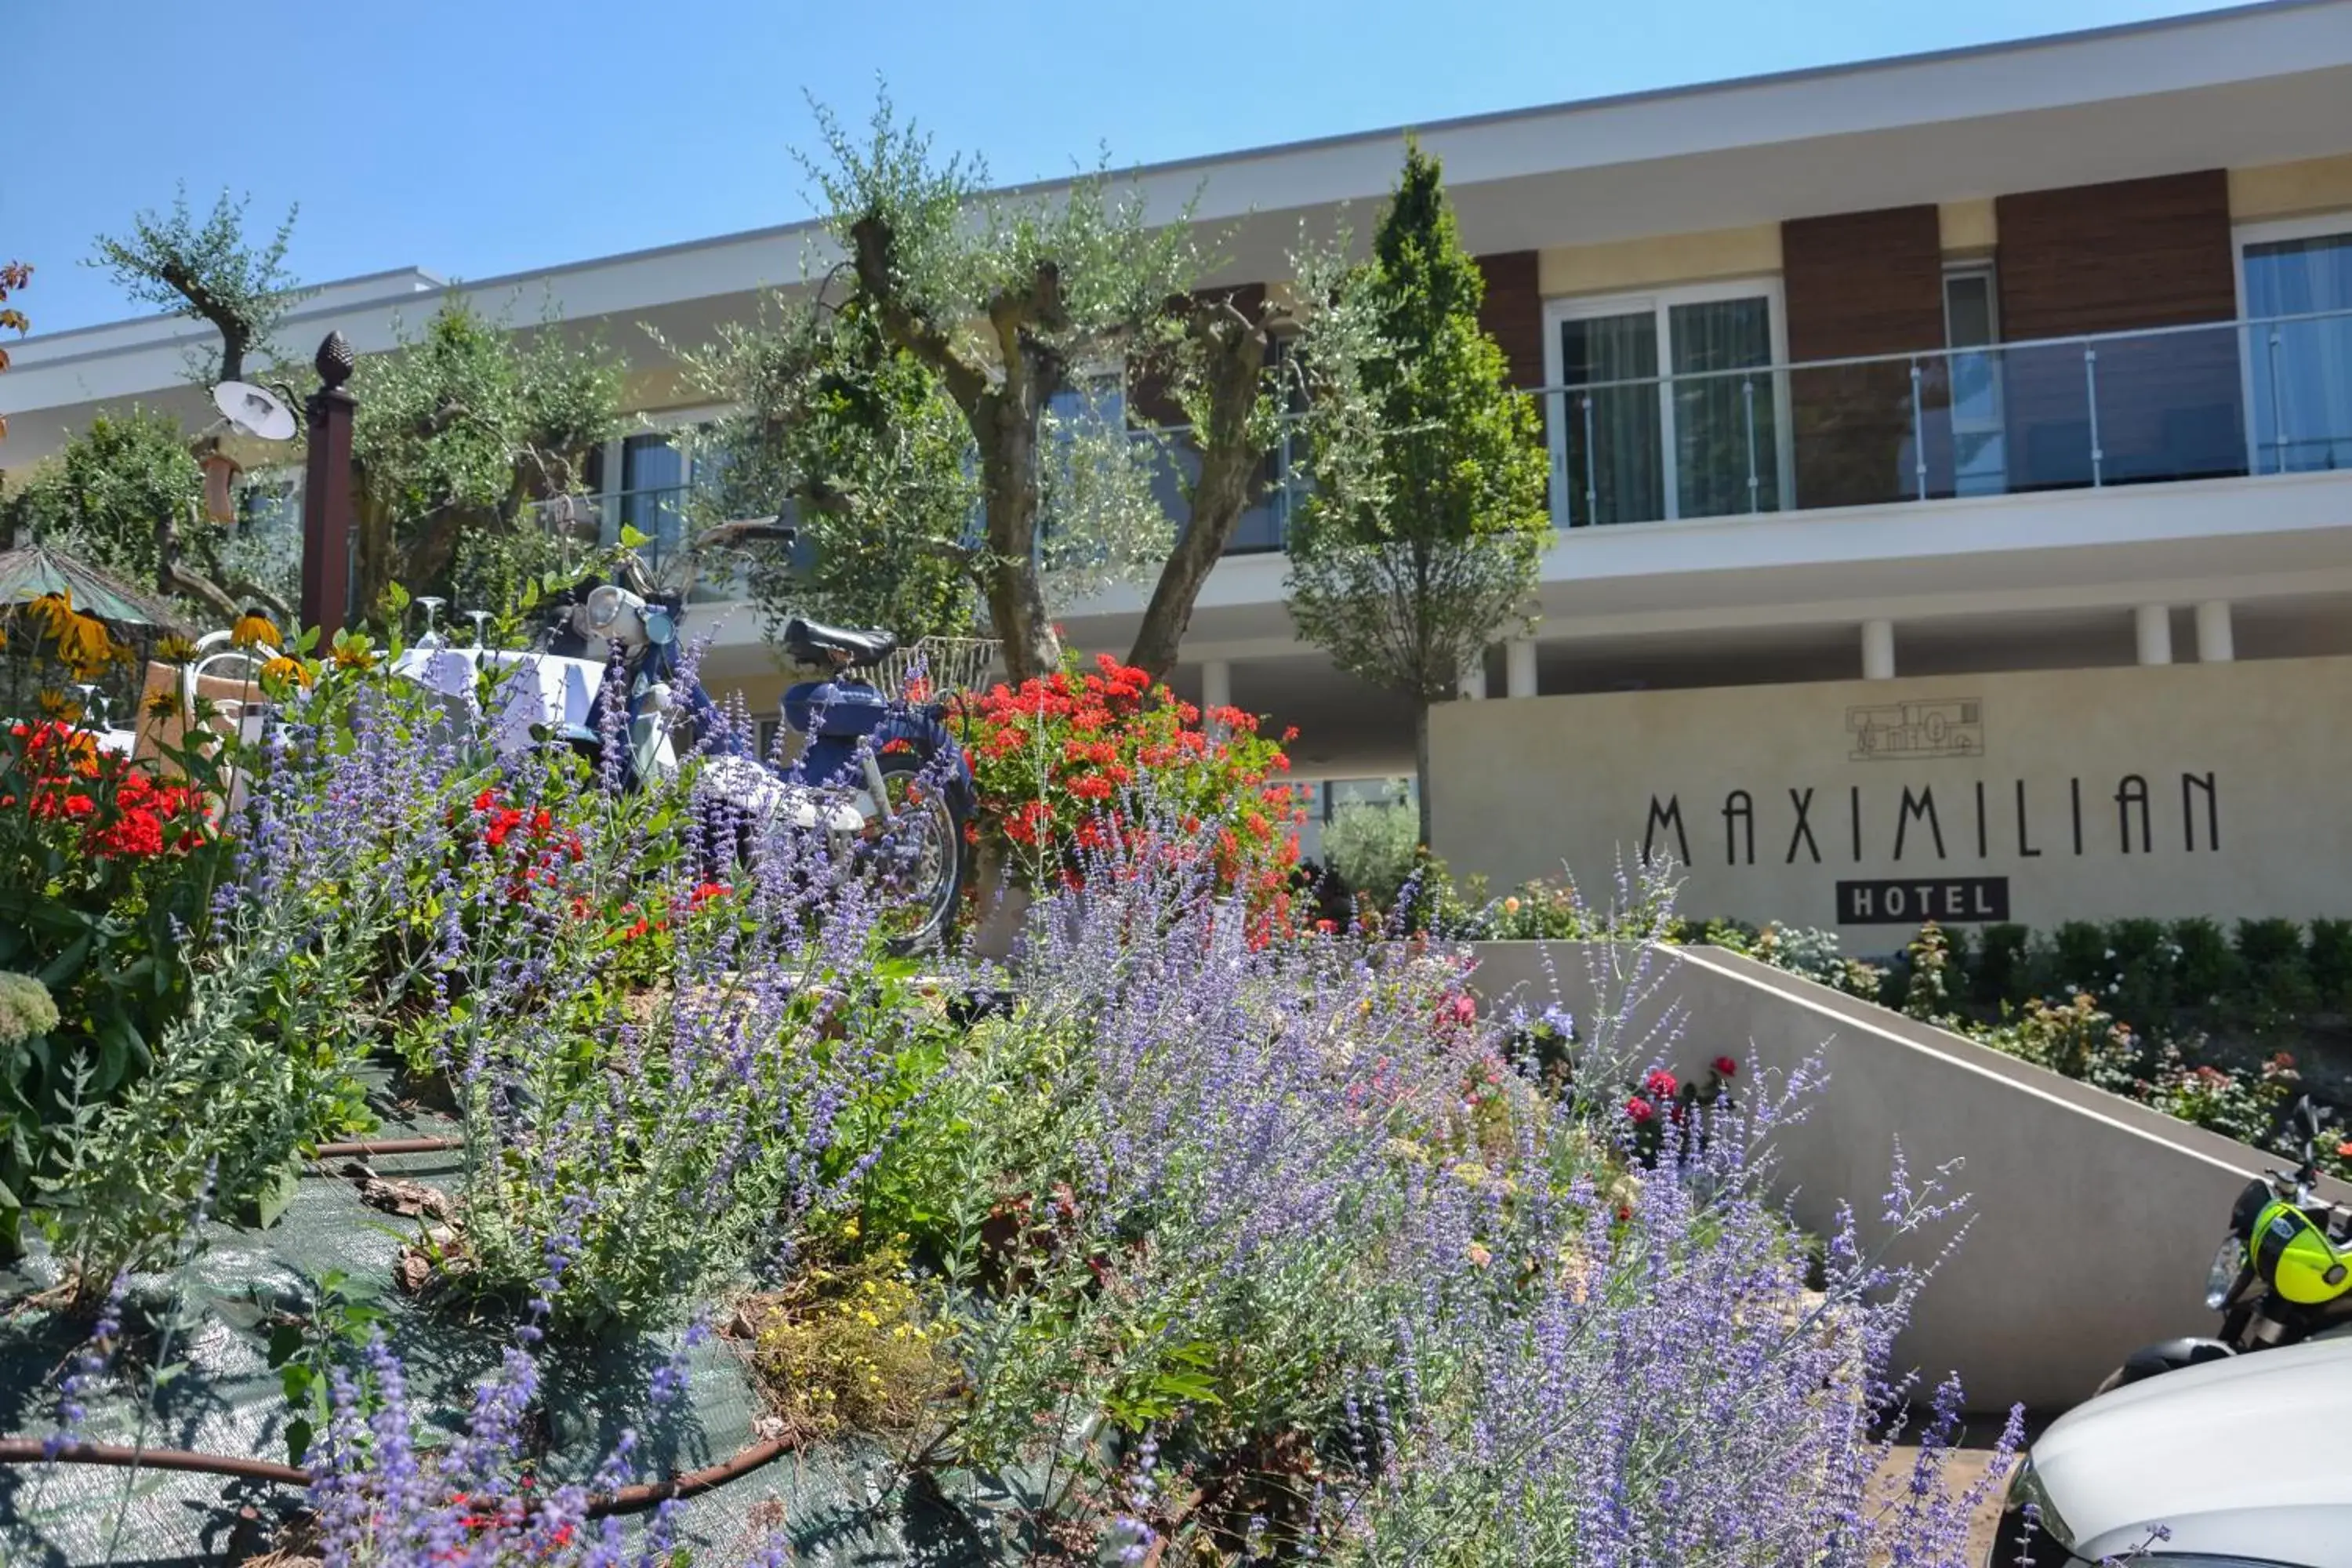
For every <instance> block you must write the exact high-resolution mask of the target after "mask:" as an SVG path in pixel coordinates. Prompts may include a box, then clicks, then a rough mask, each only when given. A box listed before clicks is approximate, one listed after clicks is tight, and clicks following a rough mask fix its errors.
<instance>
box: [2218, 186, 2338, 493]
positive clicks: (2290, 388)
mask: <svg viewBox="0 0 2352 1568" xmlns="http://www.w3.org/2000/svg"><path fill="white" fill-rule="evenodd" d="M2242 267H2243V268H2244V277H2245V290H2246V316H2247V318H2248V320H2249V321H2251V322H2252V326H2250V327H2249V328H2248V329H2247V333H2246V347H2247V351H2248V352H2247V355H2246V358H2247V370H2248V377H2247V379H2248V381H2249V382H2250V383H2251V390H2252V393H2253V397H2252V404H2251V406H2252V414H2253V419H2252V431H2251V432H2250V434H2251V435H2252V437H2253V441H2254V463H2253V467H2254V471H2255V472H2256V473H2265V474H2266V473H2291V472H2295V471H2298V470H2310V469H2315V468H2352V226H2347V227H2343V228H2336V229H2335V231H2334V232H2316V233H2311V234H2302V235H2295V236H2293V237H2284V238H2279V239H2267V240H2265V239H2251V240H2249V241H2248V242H2247V243H2246V245H2245V247H2244V249H2243V259H2242Z"/></svg>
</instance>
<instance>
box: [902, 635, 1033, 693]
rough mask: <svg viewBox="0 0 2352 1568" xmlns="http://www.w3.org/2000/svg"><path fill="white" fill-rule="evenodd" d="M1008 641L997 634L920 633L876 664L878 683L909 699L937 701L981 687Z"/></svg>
mask: <svg viewBox="0 0 2352 1568" xmlns="http://www.w3.org/2000/svg"><path fill="white" fill-rule="evenodd" d="M1003 647H1004V645H1003V643H1001V642H999V641H997V639H996V638H994V637H918V638H916V639H915V640H914V641H913V642H911V643H909V644H908V645H907V646H906V647H902V648H899V649H898V650H897V651H895V652H893V653H892V654H890V655H889V657H887V658H885V659H883V660H882V662H881V663H880V664H879V665H877V666H876V667H875V670H874V678H875V679H874V683H875V685H876V686H877V687H879V688H881V689H882V690H884V691H886V692H887V693H889V694H890V695H891V696H893V697H903V698H905V699H906V700H908V701H909V702H937V701H940V700H944V699H946V698H949V697H958V696H961V695H963V694H965V693H967V692H973V691H978V690H980V689H982V687H984V686H986V685H987V684H988V683H989V680H990V679H991V678H992V677H993V676H994V674H995V672H996V658H997V655H998V654H999V653H1000V652H1002V651H1003Z"/></svg>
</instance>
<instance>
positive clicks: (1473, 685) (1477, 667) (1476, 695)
mask: <svg viewBox="0 0 2352 1568" xmlns="http://www.w3.org/2000/svg"><path fill="white" fill-rule="evenodd" d="M1461 691H1462V700H1464V701H1465V702H1484V701H1485V700H1486V649H1485V648H1483V647H1482V648H1480V649H1479V650H1478V651H1477V652H1476V653H1475V654H1474V655H1472V656H1471V659H1470V662H1469V663H1468V664H1465V665H1464V666H1463V667H1462V681H1461Z"/></svg>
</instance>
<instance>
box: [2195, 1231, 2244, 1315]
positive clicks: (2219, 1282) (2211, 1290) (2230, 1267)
mask: <svg viewBox="0 0 2352 1568" xmlns="http://www.w3.org/2000/svg"><path fill="white" fill-rule="evenodd" d="M2245 1256H2246V1249H2245V1247H2244V1246H2243V1245H2242V1243H2240V1241H2239V1240H2238V1238H2237V1237H2234V1236H2232V1237H2228V1238H2227V1239H2225V1240H2224V1241H2223V1242H2222V1243H2221V1251H2219V1252H2217V1253H2215V1254H2214V1255H2213V1267H2212V1268H2210V1269H2208V1270H2207V1271H2206V1275H2205V1310H2207V1311H2209V1312H2218V1311H2220V1310H2221V1309H2222V1308H2224V1307H2226V1306H2228V1305H2229V1304H2230V1298H2231V1295H2232V1294H2234V1293H2235V1292H2236V1290H2237V1289H2238V1275H2239V1273H2240V1271H2241V1270H2242V1269H2243V1268H2244V1267H2245Z"/></svg>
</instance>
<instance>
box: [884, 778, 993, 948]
mask: <svg viewBox="0 0 2352 1568" xmlns="http://www.w3.org/2000/svg"><path fill="white" fill-rule="evenodd" d="M876 761H877V764H878V766H879V767H880V769H881V772H882V786H883V788H884V789H885V790H887V792H888V794H889V796H890V807H891V810H892V811H893V812H895V813H896V814H897V816H898V820H897V821H896V822H895V823H893V824H889V825H887V826H886V825H885V824H882V823H880V822H877V823H875V824H874V825H873V826H872V827H870V828H869V829H868V830H867V835H866V850H867V853H868V854H869V855H871V856H872V857H873V858H874V859H875V861H876V862H877V866H878V868H879V870H880V873H881V875H882V877H883V878H884V879H885V882H886V884H888V885H889V889H888V890H889V892H890V894H891V899H890V903H889V906H888V907H889V913H888V915H887V917H886V919H887V921H888V923H889V928H890V933H889V938H888V942H889V951H890V953H891V956H893V957H894V958H903V957H905V956H907V955H908V954H909V953H915V952H932V951H935V950H937V949H939V948H942V947H944V946H946V945H947V942H948V939H949V937H950V934H951V933H952V932H953V931H954V929H955V921H956V916H957V914H958V913H959V912H960V910H961V907H962V903H963V889H964V884H965V882H966V881H967V880H968V879H969V878H970V874H971V853H970V850H969V848H968V847H967V846H966V845H965V843H964V841H963V822H962V820H961V818H960V817H959V816H957V815H956V812H955V808H954V807H953V806H952V805H950V804H949V802H948V797H947V795H946V793H945V792H944V791H942V790H940V789H939V788H938V787H936V785H935V784H933V783H932V782H931V781H930V780H928V779H926V778H924V777H923V771H924V770H923V764H922V763H921V761H920V760H919V759H918V758H917V757H915V756H913V755H912V754H910V753H908V752H890V753H888V754H887V755H885V756H882V757H879V758H877V759H876Z"/></svg>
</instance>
